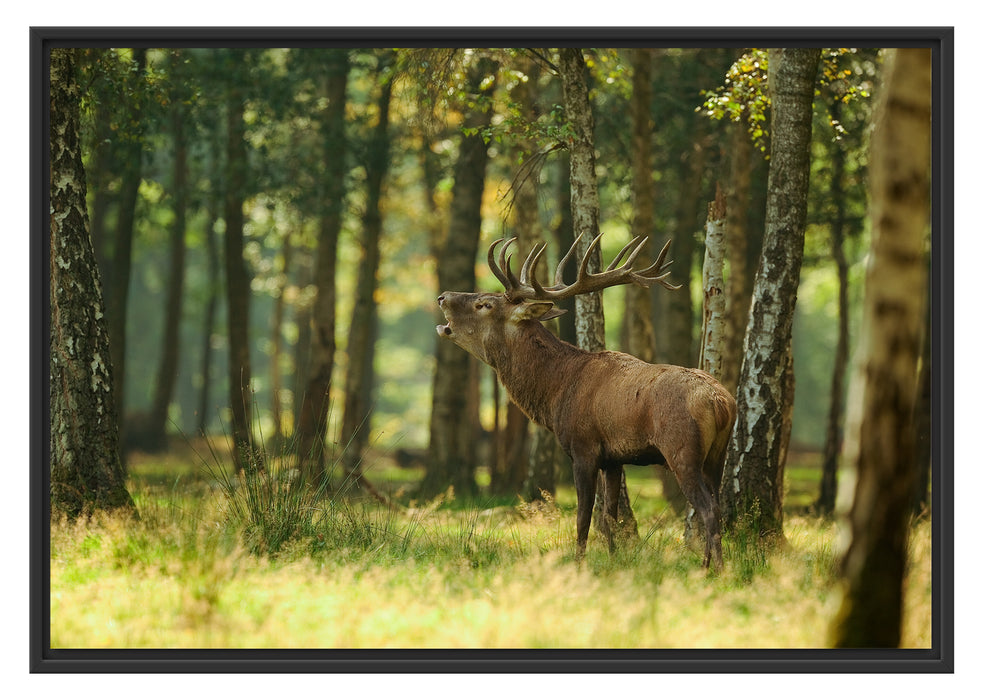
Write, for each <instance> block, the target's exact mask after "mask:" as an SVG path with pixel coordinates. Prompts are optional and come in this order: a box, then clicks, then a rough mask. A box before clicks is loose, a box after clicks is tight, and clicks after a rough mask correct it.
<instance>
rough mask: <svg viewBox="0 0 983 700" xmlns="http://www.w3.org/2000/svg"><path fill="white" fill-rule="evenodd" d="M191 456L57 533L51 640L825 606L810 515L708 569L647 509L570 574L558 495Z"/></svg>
mask: <svg viewBox="0 0 983 700" xmlns="http://www.w3.org/2000/svg"><path fill="white" fill-rule="evenodd" d="M206 452H208V453H209V456H208V458H207V459H206V460H205V461H206V462H207V468H201V467H200V470H201V471H202V472H203V474H201V475H200V477H197V478H196V477H194V476H193V475H191V474H186V475H184V476H182V477H181V479H176V480H172V481H170V482H166V481H164V480H162V479H154V480H151V481H150V482H143V483H134V484H133V485H132V488H131V492H132V493H133V495H134V498H135V500H136V501H137V503H138V506H139V507H140V510H141V516H142V518H141V521H140V522H139V523H136V524H132V523H126V522H122V521H116V520H113V519H111V518H104V519H101V520H98V521H92V522H89V523H87V524H80V523H76V524H69V523H67V522H63V523H55V524H54V525H53V527H52V535H51V541H52V560H51V592H52V598H51V639H52V645H53V646H54V647H59V646H63V647H198V646H203V647H373V648H377V647H407V648H417V647H489V648H491V647H529V648H536V647H563V648H576V647H612V648H615V647H630V648H631V647H635V648H680V647H689V648H694V647H695V648H703V647H731V648H734V647H743V648H782V647H789V648H812V647H822V646H825V644H826V641H827V640H826V634H825V630H826V628H827V625H828V621H829V620H830V619H831V618H832V616H833V614H834V613H835V611H836V609H837V605H838V603H837V601H838V597H837V596H838V589H837V573H836V561H837V556H836V551H837V550H836V540H837V536H838V529H837V526H836V525H835V524H831V523H827V522H823V521H819V520H816V519H812V518H809V517H805V516H791V517H788V518H786V527H785V530H786V542H785V544H784V546H782V547H774V548H767V549H762V548H761V547H760V546H758V545H757V543H756V542H754V541H753V540H752V539H751V536H750V535H746V536H745V535H744V534H742V531H740V530H735V531H734V532H730V533H727V535H726V536H725V538H724V547H725V549H724V556H725V560H726V562H727V564H726V566H725V569H724V571H723V572H722V573H720V574H715V575H711V576H708V575H707V574H706V573H705V572H704V570H703V569H702V568H701V566H700V564H701V559H702V552H701V551H694V550H693V549H692V548H691V547H690V546H689V545H688V544H687V542H686V539H685V536H684V529H683V524H682V523H681V522H680V521H679V520H678V519H677V518H675V517H674V516H673V515H672V514H671V512H669V511H667V510H665V509H662V510H660V509H658V508H655V509H652V508H651V507H650V506H646V507H645V508H640V509H638V511H637V512H636V515H638V516H639V531H640V537H639V538H638V539H637V540H635V541H633V542H627V543H624V544H623V545H622V546H621V547H620V548H619V549H618V550H617V551H616V552H615V554H614V555H610V554H609V553H608V551H607V547H606V546H605V543H604V538H603V537H599V536H595V537H592V538H591V541H590V543H589V545H588V550H587V557H586V559H585V561H584V562H582V563H580V564H578V563H577V562H575V561H574V557H573V552H574V542H575V526H574V509H575V499H574V497H573V494H572V493H568V492H567V491H565V490H561V492H560V494H558V496H557V499H556V501H555V502H545V503H540V502H536V503H534V504H525V503H521V502H520V503H519V504H518V505H517V506H515V507H511V506H503V505H501V504H491V503H484V504H482V503H463V502H459V501H456V500H455V499H454V496H453V492H450V491H449V492H448V493H446V494H444V495H442V496H441V497H439V498H437V499H434V500H432V501H429V502H426V503H422V504H417V503H410V504H408V505H404V506H399V507H395V506H391V507H387V506H384V505H382V504H380V503H378V502H376V501H373V500H371V499H367V498H358V497H357V494H356V493H355V492H352V491H350V490H345V489H344V485H342V488H338V489H335V490H333V491H329V490H320V491H319V490H312V489H305V488H300V487H297V486H296V485H295V484H294V483H293V482H292V480H291V479H290V476H291V474H290V472H289V470H288V469H286V468H285V466H284V460H282V459H279V458H277V459H266V460H265V464H266V473H265V474H251V475H247V474H242V475H236V474H234V473H232V472H231V471H230V470H228V469H225V468H223V466H224V465H225V464H227V463H228V462H227V460H226V458H225V456H224V455H223V454H221V453H220V452H219V451H217V450H206ZM137 471H138V472H139V469H137ZM336 476H337V475H336ZM336 480H337V479H336ZM642 488H646V487H645V486H643V487H642ZM489 506H493V507H489ZM748 530H749V531H750V530H751V528H748ZM699 549H700V550H702V547H700V548H699ZM911 555H912V567H911V572H910V574H909V581H908V585H907V591H908V597H907V598H906V622H905V633H904V643H905V644H906V645H907V646H922V647H924V646H929V645H930V644H931V631H930V627H931V610H930V608H931V563H930V558H931V543H930V536H929V527H928V525H927V524H920V525H918V526H917V527H916V529H915V531H914V532H913V535H912V545H911Z"/></svg>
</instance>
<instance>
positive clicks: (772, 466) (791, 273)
mask: <svg viewBox="0 0 983 700" xmlns="http://www.w3.org/2000/svg"><path fill="white" fill-rule="evenodd" d="M819 55H820V52H819V50H818V49H784V50H776V51H773V53H772V58H771V64H770V65H771V68H770V72H769V84H770V89H771V93H772V150H771V166H770V170H769V175H768V208H767V215H766V223H765V241H764V247H763V250H762V257H761V265H760V267H759V269H758V273H757V275H756V277H755V283H754V292H753V294H752V299H751V311H750V314H751V315H750V320H749V322H748V328H747V333H746V336H745V340H744V361H743V363H742V366H741V379H740V382H739V385H738V390H737V396H736V397H735V398H736V399H737V423H736V425H735V426H734V434H733V436H732V438H731V441H730V445H729V447H728V451H727V459H726V463H725V465H724V476H723V483H722V484H721V493H720V501H721V503H720V505H721V513H722V518H723V520H724V522H725V523H726V525H727V526H729V527H735V526H736V525H738V524H739V523H741V521H744V522H743V523H742V526H745V527H748V528H749V529H751V530H754V531H756V532H757V534H759V535H761V536H774V537H778V538H781V537H782V534H783V533H782V523H783V515H782V502H783V483H784V471H785V464H784V457H785V451H786V449H787V436H788V427H789V418H790V411H791V405H792V397H791V389H792V387H793V384H792V374H791V372H792V364H791V347H792V344H791V341H792V318H793V315H794V313H795V302H796V294H797V290H798V285H799V271H800V269H801V266H802V252H803V245H804V240H805V223H806V203H807V194H808V190H809V156H810V142H811V138H812V100H813V93H814V85H815V81H816V72H817V68H818V64H819Z"/></svg>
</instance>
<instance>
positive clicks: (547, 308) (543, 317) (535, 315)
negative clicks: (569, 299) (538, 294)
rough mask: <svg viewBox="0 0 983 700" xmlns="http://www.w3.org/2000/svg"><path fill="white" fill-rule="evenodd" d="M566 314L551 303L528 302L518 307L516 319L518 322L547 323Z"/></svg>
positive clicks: (564, 310)
mask: <svg viewBox="0 0 983 700" xmlns="http://www.w3.org/2000/svg"><path fill="white" fill-rule="evenodd" d="M566 312H567V310H566V309H558V308H556V307H555V306H554V305H553V302H552V301H529V302H526V303H524V304H522V305H521V306H520V307H519V309H518V310H517V312H516V318H517V320H520V321H549V320H550V319H551V318H556V317H557V316H562V315H563V314H565V313H566Z"/></svg>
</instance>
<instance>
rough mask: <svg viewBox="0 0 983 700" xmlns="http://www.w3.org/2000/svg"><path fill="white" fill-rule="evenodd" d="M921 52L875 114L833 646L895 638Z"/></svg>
mask: <svg viewBox="0 0 983 700" xmlns="http://www.w3.org/2000/svg"><path fill="white" fill-rule="evenodd" d="M931 96H932V66H931V51H930V50H929V49H894V50H891V51H890V52H889V54H888V60H887V61H886V68H885V77H884V97H883V101H882V103H881V105H880V110H881V112H880V118H879V119H877V121H876V124H877V127H876V129H875V131H874V133H873V135H872V138H871V147H870V191H871V223H872V233H871V252H870V261H869V263H868V267H867V278H866V293H865V298H864V310H863V319H864V322H863V325H862V327H861V328H862V330H861V335H860V339H859V346H858V350H857V352H858V362H857V365H856V375H855V379H854V382H853V383H852V384H851V389H850V400H849V403H848V408H847V416H848V417H847V432H846V441H845V454H844V461H843V466H844V468H845V469H844V472H845V473H844V477H846V476H847V473H846V472H852V473H853V476H854V481H855V485H854V487H853V488H852V489H851V488H849V486H850V485H849V484H848V483H847V481H848V480H847V479H846V478H844V479H843V482H844V483H843V490H844V491H845V492H847V493H845V494H844V498H845V499H849V496H852V505H851V507H850V511H849V516H848V518H847V524H848V525H849V530H850V545H849V548H848V549H847V551H846V554H845V556H844V557H843V573H844V584H845V592H844V597H843V602H842V604H841V607H840V612H839V616H838V619H837V620H836V621H835V623H834V625H833V629H832V636H833V642H834V644H835V646H837V647H841V648H842V647H896V646H898V644H899V643H900V641H901V621H902V604H903V580H904V574H905V567H906V549H907V547H906V545H907V540H908V519H909V516H910V504H911V501H910V499H911V486H912V483H913V480H914V478H915V473H916V449H915V448H916V436H915V430H914V426H913V414H912V412H913V409H914V406H915V402H916V399H917V388H918V357H919V352H920V349H921V348H920V341H921V336H922V330H923V329H922V326H923V323H924V315H923V305H924V303H925V296H926V282H927V276H926V270H925V265H924V262H923V261H924V251H925V246H926V232H927V227H928V217H929V196H930V195H929V177H930V171H931V162H932V139H931V131H930V127H931V119H932V105H931Z"/></svg>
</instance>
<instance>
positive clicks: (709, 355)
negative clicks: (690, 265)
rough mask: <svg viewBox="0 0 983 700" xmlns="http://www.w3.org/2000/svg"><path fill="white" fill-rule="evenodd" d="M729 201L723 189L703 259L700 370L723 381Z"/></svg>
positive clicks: (713, 207) (710, 218)
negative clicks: (725, 270)
mask: <svg viewBox="0 0 983 700" xmlns="http://www.w3.org/2000/svg"><path fill="white" fill-rule="evenodd" d="M726 220H727V200H726V199H725V197H724V194H723V192H722V191H721V190H720V188H719V187H718V188H717V198H716V200H714V201H713V202H711V203H710V206H709V207H708V212H707V228H706V233H707V235H706V250H705V253H704V257H703V333H702V334H701V337H700V365H699V366H700V369H702V370H703V371H705V372H709V373H710V374H712V375H713V377H714V378H715V379H716V380H717V381H720V379H721V377H722V376H723V374H724V367H723V363H724V359H725V349H726V346H727V298H726V297H725V296H724V259H725V258H726V256H727V252H726V251H727V246H726V240H727V233H726V231H727V226H726Z"/></svg>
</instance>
